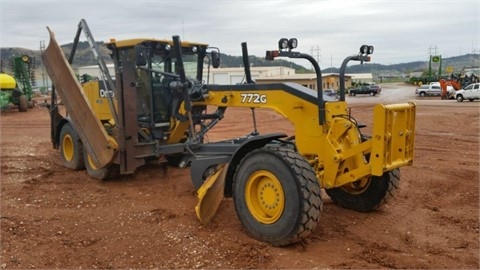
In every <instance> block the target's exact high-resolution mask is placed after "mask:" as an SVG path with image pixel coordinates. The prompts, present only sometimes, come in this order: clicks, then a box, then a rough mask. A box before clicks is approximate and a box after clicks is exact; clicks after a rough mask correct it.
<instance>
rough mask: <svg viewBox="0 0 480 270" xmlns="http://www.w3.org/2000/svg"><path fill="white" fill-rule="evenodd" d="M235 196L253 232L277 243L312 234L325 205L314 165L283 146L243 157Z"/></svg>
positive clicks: (243, 220) (237, 207) (239, 211)
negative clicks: (323, 204)
mask: <svg viewBox="0 0 480 270" xmlns="http://www.w3.org/2000/svg"><path fill="white" fill-rule="evenodd" d="M233 200H234V204H235V210H236V212H237V216H238V218H239V219H240V221H241V223H242V225H243V227H244V228H245V230H246V231H247V233H248V234H249V235H250V236H252V237H253V238H255V239H257V240H259V241H264V242H268V243H270V244H272V245H274V246H284V245H289V244H292V243H295V242H298V241H300V240H301V239H303V238H305V237H307V236H308V235H310V233H312V232H313V230H314V229H315V227H316V225H317V223H318V221H319V219H320V212H321V209H322V200H321V197H320V185H319V183H318V181H317V178H316V176H315V173H314V171H313V169H312V167H311V166H310V164H308V163H307V161H306V160H305V159H304V158H303V157H302V156H301V155H300V154H298V153H296V152H295V151H294V150H293V149H291V148H287V147H282V146H275V147H264V148H260V149H257V150H254V151H252V152H250V153H249V154H247V155H246V156H245V157H244V158H243V159H242V161H241V162H240V164H239V166H238V168H237V171H236V173H235V176H234V183H233Z"/></svg>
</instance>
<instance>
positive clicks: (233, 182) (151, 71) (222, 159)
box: [42, 19, 415, 246]
mask: <svg viewBox="0 0 480 270" xmlns="http://www.w3.org/2000/svg"><path fill="white" fill-rule="evenodd" d="M81 32H84V33H85V36H86V38H87V40H88V42H89V44H90V46H91V48H92V51H93V52H94V55H95V57H96V58H97V61H98V64H99V68H100V70H101V71H102V76H101V78H99V79H98V80H92V81H88V82H84V83H82V84H81V83H80V82H79V81H78V80H77V78H76V76H75V74H74V73H73V71H72V69H71V66H70V64H71V63H72V61H73V58H74V55H75V50H76V45H77V43H78V40H79V36H80V34H81ZM296 44H297V40H296V39H281V40H280V42H279V50H274V51H267V54H266V59H268V60H273V59H274V58H276V57H290V58H303V59H307V60H308V61H310V63H311V64H312V65H313V66H314V68H315V71H316V74H317V87H318V90H317V91H316V92H315V91H313V90H312V89H309V88H306V87H304V86H302V85H298V84H295V83H277V84H255V82H254V81H253V80H252V78H251V74H250V69H249V66H250V65H249V61H248V52H247V45H246V43H242V52H243V60H244V66H245V73H246V83H245V84H237V85H215V84H208V82H207V83H206V82H205V81H203V76H204V68H205V67H208V68H210V66H213V67H214V68H216V67H218V66H219V61H220V58H219V50H218V49H217V48H211V47H208V45H207V44H203V43H196V42H186V41H180V38H179V37H178V36H173V38H172V40H165V39H129V40H121V41H120V40H118V41H117V40H111V41H110V42H108V43H106V46H107V48H108V49H110V52H111V57H112V60H113V63H114V66H115V75H114V76H111V75H110V74H109V72H108V69H107V67H106V65H105V62H104V60H103V58H102V57H101V54H100V52H99V49H98V47H97V43H95V41H94V39H93V36H92V34H91V32H90V30H89V28H88V26H87V24H86V22H85V20H83V19H82V20H81V21H80V23H79V27H78V31H77V34H76V36H75V39H74V46H73V49H72V52H71V53H70V57H69V59H68V60H67V59H66V57H65V56H64V54H63V52H62V51H61V49H60V47H59V46H58V44H57V42H56V41H55V38H54V34H53V32H51V31H50V43H49V46H48V48H47V49H46V50H45V53H44V54H43V56H42V57H43V60H44V63H45V66H46V68H47V71H48V74H49V75H50V77H51V79H52V81H53V83H54V85H55V90H54V91H53V92H52V103H51V104H50V111H51V119H52V132H51V136H52V142H53V145H54V147H55V148H57V149H60V154H61V157H62V159H63V162H64V165H65V166H66V167H68V168H71V169H74V170H80V169H84V168H86V171H87V173H88V174H89V175H90V176H91V177H94V178H98V179H108V178H114V177H118V176H120V175H125V174H133V173H134V172H135V170H136V169H137V168H138V167H140V166H142V165H144V164H146V163H147V162H149V161H150V160H155V159H159V158H162V159H163V158H164V159H166V160H167V161H168V163H169V164H171V165H176V166H180V167H189V168H190V174H191V179H192V183H193V186H194V187H195V189H196V190H197V194H198V197H199V204H198V205H197V206H196V208H195V210H196V213H197V215H198V217H199V219H200V221H201V222H202V223H208V222H209V221H210V220H211V219H212V218H213V217H214V215H215V212H216V210H217V208H218V207H219V205H220V203H221V202H222V200H223V198H224V197H233V202H234V205H235V209H236V212H237V216H238V218H239V219H240V221H241V223H242V224H243V226H244V228H245V230H246V232H247V233H248V234H249V235H250V236H252V237H254V238H255V239H258V240H260V241H265V242H268V243H270V244H272V245H277V246H283V245H288V244H291V243H295V242H298V241H300V240H302V239H304V238H305V237H307V236H308V235H309V234H311V233H312V232H313V230H314V229H315V227H316V225H317V223H318V222H319V220H320V213H321V209H322V198H321V192H320V191H321V189H322V188H324V189H325V190H326V192H327V194H328V195H329V196H330V197H331V198H332V200H333V201H334V202H335V203H337V204H338V205H341V206H343V207H346V208H350V209H354V210H357V211H363V212H368V211H372V210H374V209H376V208H378V207H379V206H381V205H382V204H383V203H384V202H385V201H386V200H387V199H389V198H390V197H391V196H392V195H393V193H394V191H395V190H396V189H397V188H398V185H399V181H400V178H399V177H400V175H399V167H401V166H406V165H411V164H412V162H413V148H414V129H415V104H413V103H404V104H390V105H384V104H378V105H376V107H375V108H374V121H373V134H372V135H371V136H367V135H364V134H362V133H361V132H360V128H361V126H360V125H359V124H358V123H357V122H356V121H355V119H354V118H353V117H352V116H351V115H350V113H349V109H348V107H347V104H346V102H345V93H344V87H343V88H342V89H341V95H340V100H336V99H333V98H331V97H328V96H324V95H323V91H322V83H321V78H322V77H321V70H320V67H319V66H318V63H317V62H316V61H315V59H314V58H313V57H311V56H310V55H308V54H303V53H299V52H295V51H293V49H294V48H295V47H296ZM372 52H373V47H371V46H362V47H361V51H360V53H359V54H358V55H354V56H351V57H348V58H346V60H345V62H344V66H346V62H348V61H350V60H354V61H369V59H370V58H369V54H371V53H372ZM344 66H343V72H344ZM57 93H58V97H59V98H60V99H61V101H62V104H63V105H65V108H66V111H67V112H68V115H66V114H64V113H62V111H63V110H60V109H59V106H60V104H59V100H58V99H57ZM229 107H241V108H245V109H248V110H252V112H254V111H255V109H256V108H268V109H271V110H273V111H275V112H277V113H278V114H280V115H282V116H283V117H285V118H287V119H288V120H289V121H290V122H291V123H292V125H293V127H294V130H295V131H294V134H293V135H292V136H287V134H284V133H274V134H259V133H258V132H257V128H256V125H255V128H254V131H253V132H251V133H249V134H247V135H246V136H242V137H238V138H233V139H229V140H223V141H215V142H207V140H206V136H205V135H206V134H207V133H208V132H209V131H210V130H211V129H212V128H213V127H214V126H215V125H216V124H217V123H218V122H219V121H221V120H222V118H223V117H224V114H225V113H226V111H227V109H228V108H229ZM207 108H208V109H209V111H210V112H207ZM211 108H214V110H213V112H212V111H211ZM254 123H255V121H254ZM212 132H213V131H212Z"/></svg>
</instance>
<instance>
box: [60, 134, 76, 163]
mask: <svg viewBox="0 0 480 270" xmlns="http://www.w3.org/2000/svg"><path fill="white" fill-rule="evenodd" d="M62 149H63V150H62V151H63V156H64V158H65V160H66V161H72V160H73V156H74V153H75V147H74V145H73V139H72V136H70V134H66V135H65V136H64V137H63V140H62Z"/></svg>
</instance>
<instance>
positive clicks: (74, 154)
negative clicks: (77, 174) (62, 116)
mask: <svg viewBox="0 0 480 270" xmlns="http://www.w3.org/2000/svg"><path fill="white" fill-rule="evenodd" d="M59 144H60V156H61V157H62V161H63V166H65V167H67V168H69V169H71V170H75V171H76V170H83V169H85V163H84V159H83V145H82V141H81V140H80V138H79V137H78V135H77V133H76V132H75V131H74V130H73V127H72V125H70V124H69V123H66V124H65V125H63V126H62V130H61V131H60V141H59Z"/></svg>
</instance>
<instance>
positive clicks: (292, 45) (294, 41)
mask: <svg viewBox="0 0 480 270" xmlns="http://www.w3.org/2000/svg"><path fill="white" fill-rule="evenodd" d="M297 45H298V40H297V39H296V38H291V39H290V40H288V48H289V49H290V50H291V49H295V48H297Z"/></svg>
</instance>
